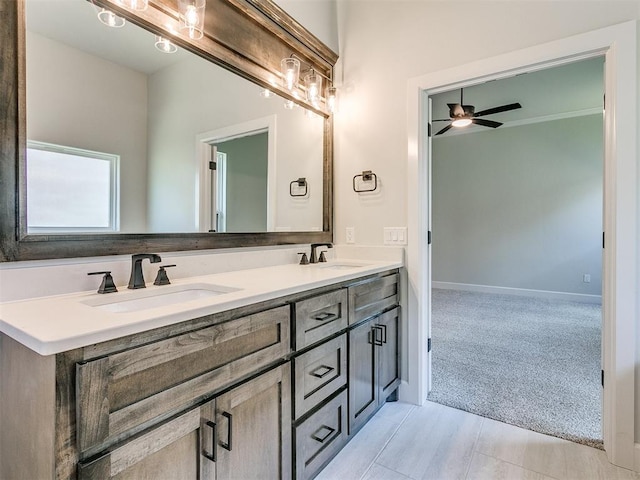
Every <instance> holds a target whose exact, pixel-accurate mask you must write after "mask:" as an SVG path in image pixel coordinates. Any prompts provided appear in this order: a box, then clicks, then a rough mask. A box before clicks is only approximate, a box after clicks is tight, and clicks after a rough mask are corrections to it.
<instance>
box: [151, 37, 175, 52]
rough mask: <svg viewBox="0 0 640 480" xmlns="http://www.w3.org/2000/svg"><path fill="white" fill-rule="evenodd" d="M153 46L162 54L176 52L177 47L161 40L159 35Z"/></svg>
mask: <svg viewBox="0 0 640 480" xmlns="http://www.w3.org/2000/svg"><path fill="white" fill-rule="evenodd" d="M155 45H156V48H157V49H158V50H160V51H161V52H162V53H175V52H176V51H177V50H178V47H177V46H175V45H174V44H173V43H171V41H170V40H168V39H166V38H163V37H161V36H160V35H156V43H155Z"/></svg>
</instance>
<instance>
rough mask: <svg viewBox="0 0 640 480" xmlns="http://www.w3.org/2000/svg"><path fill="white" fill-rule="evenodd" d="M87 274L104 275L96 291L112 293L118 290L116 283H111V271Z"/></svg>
mask: <svg viewBox="0 0 640 480" xmlns="http://www.w3.org/2000/svg"><path fill="white" fill-rule="evenodd" d="M87 275H104V277H103V278H102V283H101V284H100V288H98V293H113V292H117V291H118V289H117V288H116V284H115V283H113V277H112V276H111V272H91V273H87Z"/></svg>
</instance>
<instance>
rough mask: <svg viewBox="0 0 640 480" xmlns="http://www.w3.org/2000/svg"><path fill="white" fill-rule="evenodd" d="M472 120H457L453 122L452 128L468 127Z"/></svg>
mask: <svg viewBox="0 0 640 480" xmlns="http://www.w3.org/2000/svg"><path fill="white" fill-rule="evenodd" d="M471 123H472V122H471V119H470V118H456V119H455V120H454V121H453V122H451V126H453V127H467V126H469V125H471Z"/></svg>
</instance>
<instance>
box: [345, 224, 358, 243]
mask: <svg viewBox="0 0 640 480" xmlns="http://www.w3.org/2000/svg"><path fill="white" fill-rule="evenodd" d="M345 233H346V242H347V243H356V231H355V228H353V227H347V228H346V229H345Z"/></svg>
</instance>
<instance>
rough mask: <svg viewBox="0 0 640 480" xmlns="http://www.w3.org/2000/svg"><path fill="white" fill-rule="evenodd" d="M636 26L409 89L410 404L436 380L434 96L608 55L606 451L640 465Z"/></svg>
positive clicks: (428, 79) (424, 80) (445, 74)
mask: <svg viewBox="0 0 640 480" xmlns="http://www.w3.org/2000/svg"><path fill="white" fill-rule="evenodd" d="M636 50H637V44H636V23H635V22H628V23H624V24H621V25H616V26H612V27H607V28H604V29H601V30H596V31H593V32H589V33H586V34H581V35H577V36H575V37H571V38H567V39H564V40H558V41H554V42H550V43H548V44H544V45H539V46H536V47H531V48H528V49H524V50H520V51H517V52H512V53H509V54H504V55H500V56H498V57H493V58H490V59H487V60H486V61H478V62H474V63H472V64H468V65H464V66H461V67H456V68H452V69H450V70H444V71H440V72H435V73H433V74H429V75H424V76H422V77H417V78H414V79H412V80H410V82H409V85H408V101H407V109H408V168H407V178H408V182H407V186H408V192H407V194H408V204H407V205H408V227H409V245H408V251H407V274H408V284H409V291H408V302H407V316H408V318H409V319H410V320H411V321H409V322H408V324H407V327H408V328H407V336H406V343H407V348H408V362H409V365H411V366H412V367H414V368H412V369H410V371H409V373H408V378H407V380H408V383H407V385H406V387H405V388H403V390H402V391H401V398H404V399H407V400H409V401H413V402H415V403H419V404H422V403H424V401H425V399H426V396H427V392H428V390H429V387H430V385H429V383H430V355H429V353H428V349H427V348H426V347H427V345H428V339H429V335H430V318H429V305H430V298H429V297H430V295H429V291H430V286H431V277H430V272H431V270H430V269H431V258H430V256H431V249H430V247H429V243H428V237H429V236H428V235H427V232H428V231H429V230H430V227H431V218H430V213H429V206H430V197H431V191H430V184H429V183H428V179H430V178H431V176H430V175H431V170H430V169H431V163H430V156H429V155H430V148H431V144H430V139H429V138H428V137H427V135H426V127H425V126H424V125H423V124H422V123H421V121H420V119H421V118H422V116H423V112H424V111H425V109H426V108H427V106H428V102H429V96H430V95H433V94H436V93H439V92H442V91H445V90H450V89H453V88H459V87H460V86H464V85H469V84H477V83H482V82H485V81H487V80H491V79H497V78H504V77H507V76H512V75H514V74H517V73H523V72H527V71H535V70H538V69H541V68H548V67H550V66H553V65H561V64H565V63H569V62H573V61H576V60H578V59H581V58H590V57H594V56H599V55H604V56H605V59H606V68H605V93H606V100H605V110H606V114H605V173H604V180H605V181H604V215H603V217H604V221H603V224H604V231H605V249H604V255H603V317H604V329H603V346H604V352H603V363H604V375H605V382H604V384H605V386H604V392H603V393H604V397H603V398H604V410H603V428H604V430H603V433H604V447H605V451H606V452H607V456H608V459H609V461H611V462H612V463H614V464H616V465H620V466H623V467H626V468H631V469H633V468H634V463H635V462H634V438H635V432H634V423H635V422H634V420H635V410H634V401H635V386H634V371H635V349H636V342H635V336H636V335H635V323H636V318H637V311H636V294H637V286H638V279H637V259H638V257H637V251H636V245H637V243H638V234H637V218H638V206H637V201H636V199H637V166H636V160H637V157H636V149H637V143H636V139H637V133H636V132H637V128H636V125H637V116H636V111H637V100H636V97H637V92H636V87H637V82H636V75H637V72H636V62H637V54H636Z"/></svg>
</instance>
